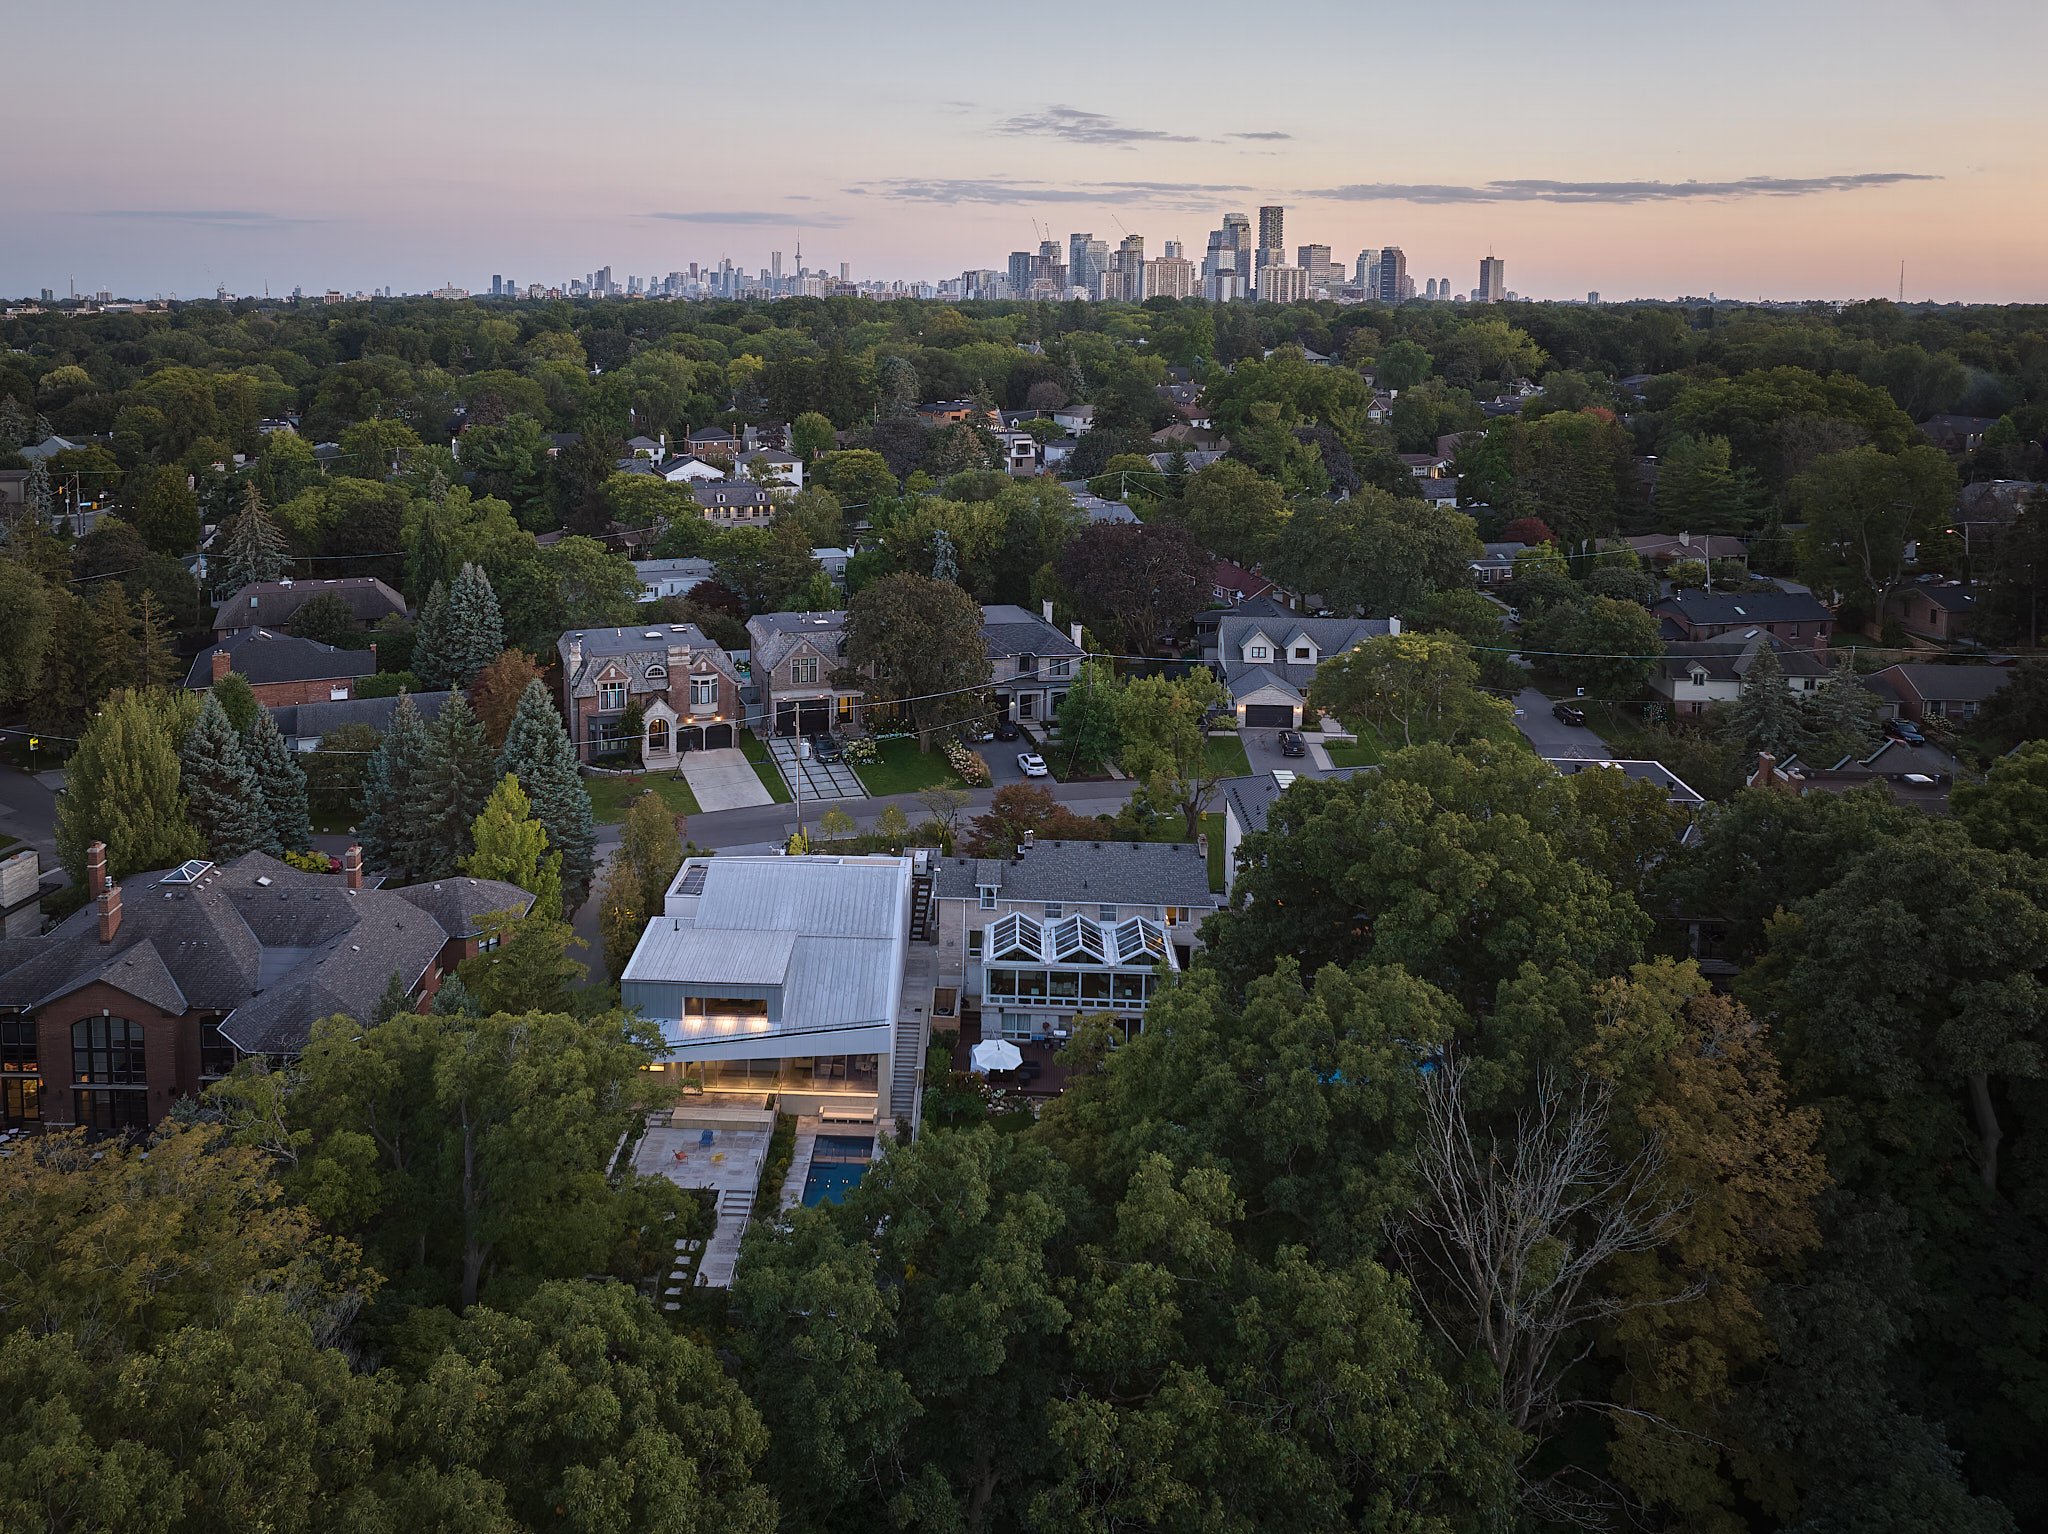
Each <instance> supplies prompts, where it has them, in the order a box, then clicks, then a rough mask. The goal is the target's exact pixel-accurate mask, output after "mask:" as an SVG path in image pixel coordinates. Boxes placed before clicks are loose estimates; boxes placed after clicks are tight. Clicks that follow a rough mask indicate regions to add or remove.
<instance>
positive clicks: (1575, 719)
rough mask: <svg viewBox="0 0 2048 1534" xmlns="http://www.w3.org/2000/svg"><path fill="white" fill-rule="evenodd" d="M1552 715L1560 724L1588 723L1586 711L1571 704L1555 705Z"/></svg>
mask: <svg viewBox="0 0 2048 1534" xmlns="http://www.w3.org/2000/svg"><path fill="white" fill-rule="evenodd" d="M1550 714H1551V717H1552V718H1553V719H1555V720H1556V721H1557V722H1558V723H1559V724H1570V725H1582V724H1584V723H1585V722H1586V711H1585V710H1584V709H1582V708H1574V707H1572V705H1571V704H1569V703H1557V704H1553V705H1552V706H1551V710H1550Z"/></svg>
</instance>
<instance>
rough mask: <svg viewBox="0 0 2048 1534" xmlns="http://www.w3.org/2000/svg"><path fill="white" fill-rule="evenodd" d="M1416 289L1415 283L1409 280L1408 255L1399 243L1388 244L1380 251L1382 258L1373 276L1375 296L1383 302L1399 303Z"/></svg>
mask: <svg viewBox="0 0 2048 1534" xmlns="http://www.w3.org/2000/svg"><path fill="white" fill-rule="evenodd" d="M1413 291H1414V284H1413V283H1411V282H1410V281H1409V280H1408V257H1407V256H1406V255H1404V254H1403V253H1402V251H1401V247H1400V246H1398V245H1388V246H1386V247H1385V248H1383V249H1382V250H1381V251H1380V259H1379V261H1378V263H1377V268H1376V270H1375V273H1374V276H1373V297H1375V298H1377V299H1378V300H1379V301H1380V302H1381V303H1383V304H1398V303H1400V302H1401V301H1402V300H1403V299H1405V298H1406V297H1407V296H1408V295H1409V294H1410V293H1411V292H1413Z"/></svg>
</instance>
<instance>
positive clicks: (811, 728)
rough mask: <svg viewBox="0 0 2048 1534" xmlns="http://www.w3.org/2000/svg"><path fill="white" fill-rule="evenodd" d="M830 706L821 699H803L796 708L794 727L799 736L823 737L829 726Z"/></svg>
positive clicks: (830, 717)
mask: <svg viewBox="0 0 2048 1534" xmlns="http://www.w3.org/2000/svg"><path fill="white" fill-rule="evenodd" d="M831 719H832V706H831V705H830V704H829V703H827V702H826V701H825V700H824V699H823V698H805V699H804V700H803V701H801V702H800V703H798V704H797V706H796V727H797V730H798V732H799V733H800V734H804V735H823V734H824V733H825V732H826V731H827V730H828V729H830V728H831V727H832V726H831Z"/></svg>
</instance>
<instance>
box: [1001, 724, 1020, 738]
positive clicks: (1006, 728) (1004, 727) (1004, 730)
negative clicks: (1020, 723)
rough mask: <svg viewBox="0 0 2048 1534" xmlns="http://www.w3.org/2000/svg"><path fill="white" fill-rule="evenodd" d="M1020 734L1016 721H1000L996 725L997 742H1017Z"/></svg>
mask: <svg viewBox="0 0 2048 1534" xmlns="http://www.w3.org/2000/svg"><path fill="white" fill-rule="evenodd" d="M1020 733H1021V732H1020V731H1019V730H1018V728H1017V721H1016V720H1014V719H1003V720H999V721H998V722H997V724H996V739H997V740H1015V739H1016V738H1017V736H1018V735H1019V734H1020Z"/></svg>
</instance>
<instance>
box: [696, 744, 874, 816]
mask: <svg viewBox="0 0 2048 1534" xmlns="http://www.w3.org/2000/svg"><path fill="white" fill-rule="evenodd" d="M768 749H769V750H770V751H771V752H773V753H774V756H775V765H776V766H777V767H779V768H781V769H782V778H783V781H784V782H785V783H787V784H789V788H790V792H791V793H795V792H796V787H797V774H798V772H799V771H801V772H802V774H803V795H804V803H806V804H812V803H816V804H829V803H831V802H832V801H833V800H835V799H865V798H867V796H868V791H867V790H866V789H865V788H862V787H861V786H860V779H859V778H857V777H855V776H854V772H853V769H852V768H851V767H849V766H847V765H846V763H844V762H830V763H827V762H821V761H819V760H818V759H817V757H815V756H812V757H810V758H808V759H799V758H798V756H797V754H796V742H795V741H794V740H792V739H790V738H789V737H788V736H786V735H778V736H776V737H774V738H773V739H772V740H770V741H769V742H768ZM698 802H699V803H702V802H703V801H702V800H699V801H698ZM757 802H758V801H757Z"/></svg>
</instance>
